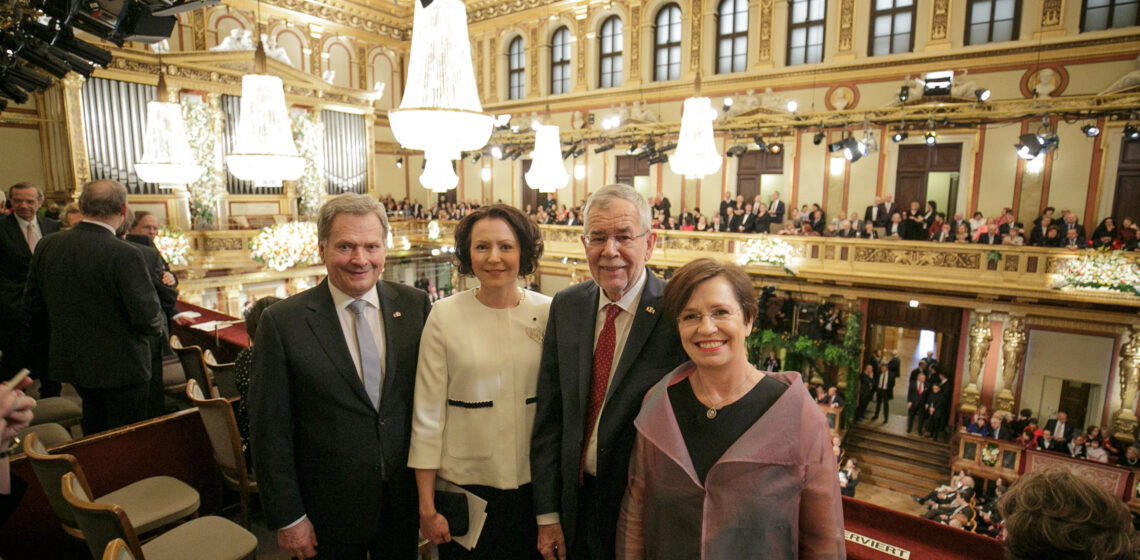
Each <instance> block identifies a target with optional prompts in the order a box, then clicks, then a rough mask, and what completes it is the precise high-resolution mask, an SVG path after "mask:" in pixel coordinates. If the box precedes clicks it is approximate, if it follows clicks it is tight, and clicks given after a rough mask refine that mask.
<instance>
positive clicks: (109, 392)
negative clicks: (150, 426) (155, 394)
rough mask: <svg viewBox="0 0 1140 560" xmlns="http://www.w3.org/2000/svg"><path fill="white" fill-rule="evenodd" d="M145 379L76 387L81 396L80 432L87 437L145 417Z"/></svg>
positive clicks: (146, 386)
mask: <svg viewBox="0 0 1140 560" xmlns="http://www.w3.org/2000/svg"><path fill="white" fill-rule="evenodd" d="M148 388H149V382H148V381H140V382H138V383H133V384H131V385H123V386H121V387H98V388H96V387H80V386H78V385H76V386H75V390H76V392H78V393H79V397H80V398H81V399H83V420H81V421H80V426H82V427H83V435H85V436H89V435H91V434H97V433H99V432H105V431H107V430H110V429H114V428H119V427H122V426H126V425H129V424H134V423H135V422H139V421H142V420H146V412H147V402H146V399H147V391H148Z"/></svg>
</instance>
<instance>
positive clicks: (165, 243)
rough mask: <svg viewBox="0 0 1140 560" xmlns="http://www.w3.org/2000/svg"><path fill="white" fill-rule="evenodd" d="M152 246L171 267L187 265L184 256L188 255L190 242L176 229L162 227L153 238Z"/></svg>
mask: <svg viewBox="0 0 1140 560" xmlns="http://www.w3.org/2000/svg"><path fill="white" fill-rule="evenodd" d="M154 246H155V247H156V248H157V249H158V252H159V253H162V258H164V259H166V262H167V263H169V264H170V265H172V266H183V265H186V264H189V261H187V260H186V256H187V255H189V254H190V240H189V239H187V238H186V234H185V233H183V232H182V230H180V229H178V228H176V227H170V226H163V227H162V229H159V230H158V235H156V236H155V237H154Z"/></svg>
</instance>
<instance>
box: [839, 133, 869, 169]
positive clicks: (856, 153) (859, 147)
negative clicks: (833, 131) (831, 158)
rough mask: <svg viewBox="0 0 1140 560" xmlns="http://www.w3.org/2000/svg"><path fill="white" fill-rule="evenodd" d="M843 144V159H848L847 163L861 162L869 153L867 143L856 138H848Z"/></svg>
mask: <svg viewBox="0 0 1140 560" xmlns="http://www.w3.org/2000/svg"><path fill="white" fill-rule="evenodd" d="M842 144H843V157H845V158H847V161H850V162H851V163H855V162H857V161H859V159H860V158H862V157H863V156H865V155H867V153H868V149H867V142H866V141H864V140H856V139H855V137H854V136H848V137H847V138H845V139H844V140H843V142H842Z"/></svg>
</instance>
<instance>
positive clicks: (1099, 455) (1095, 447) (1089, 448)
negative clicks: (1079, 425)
mask: <svg viewBox="0 0 1140 560" xmlns="http://www.w3.org/2000/svg"><path fill="white" fill-rule="evenodd" d="M1085 458H1086V459H1088V460H1090V461H1096V462H1098V463H1107V462H1108V453H1107V452H1105V450H1104V448H1103V447H1101V441H1100V440H1099V439H1090V440H1089V441H1088V443H1087V444H1086V446H1085Z"/></svg>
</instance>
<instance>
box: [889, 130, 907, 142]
mask: <svg viewBox="0 0 1140 560" xmlns="http://www.w3.org/2000/svg"><path fill="white" fill-rule="evenodd" d="M908 136H910V135H909V134H907V133H906V131H905V130H900V131H898V132H896V133H895V134H894V135H893V136H891V140H892V141H894V142H895V143H898V142H902V141H903V140H906V139H907V137H908Z"/></svg>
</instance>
